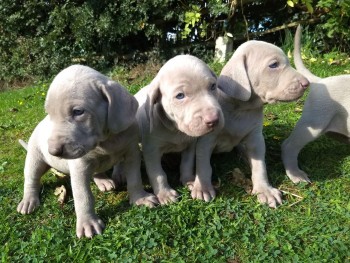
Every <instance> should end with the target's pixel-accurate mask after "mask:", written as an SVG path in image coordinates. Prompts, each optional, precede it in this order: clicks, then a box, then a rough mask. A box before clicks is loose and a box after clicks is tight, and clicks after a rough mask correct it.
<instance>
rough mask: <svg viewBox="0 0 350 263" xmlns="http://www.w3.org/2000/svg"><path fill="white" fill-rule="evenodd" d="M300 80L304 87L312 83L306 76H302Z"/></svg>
mask: <svg viewBox="0 0 350 263" xmlns="http://www.w3.org/2000/svg"><path fill="white" fill-rule="evenodd" d="M299 82H300V85H301V86H302V87H303V88H304V89H306V88H307V87H308V86H309V85H310V82H309V81H308V80H307V79H306V78H302V79H301V80H299Z"/></svg>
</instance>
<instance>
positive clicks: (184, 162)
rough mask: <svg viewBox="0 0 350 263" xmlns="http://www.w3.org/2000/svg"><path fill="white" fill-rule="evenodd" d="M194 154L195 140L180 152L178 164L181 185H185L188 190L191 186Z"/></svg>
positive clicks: (193, 177)
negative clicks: (179, 162)
mask: <svg viewBox="0 0 350 263" xmlns="http://www.w3.org/2000/svg"><path fill="white" fill-rule="evenodd" d="M195 155H196V142H195V141H194V142H193V143H191V144H190V146H189V147H188V148H187V149H185V150H184V151H182V153H181V164H180V181H181V183H182V185H186V186H187V187H188V188H189V189H190V190H192V187H193V181H194V179H195V176H194V162H195Z"/></svg>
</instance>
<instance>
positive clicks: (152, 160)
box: [143, 144, 179, 205]
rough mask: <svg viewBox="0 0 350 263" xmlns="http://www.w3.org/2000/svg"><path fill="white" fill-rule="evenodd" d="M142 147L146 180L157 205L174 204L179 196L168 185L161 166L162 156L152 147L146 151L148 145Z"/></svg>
mask: <svg viewBox="0 0 350 263" xmlns="http://www.w3.org/2000/svg"><path fill="white" fill-rule="evenodd" d="M144 145H145V146H144V149H143V157H144V160H145V165H146V170H147V174H148V178H149V180H150V182H151V185H152V188H153V191H154V194H155V195H156V196H157V198H158V201H159V203H160V204H161V205H164V204H168V203H172V202H176V201H177V198H178V196H179V195H178V193H177V192H176V191H175V190H174V189H172V188H171V187H170V186H169V184H168V180H167V175H166V173H165V172H164V170H163V168H162V165H161V158H162V156H161V154H160V152H159V149H154V148H153V147H152V146H151V149H148V147H147V145H149V144H144Z"/></svg>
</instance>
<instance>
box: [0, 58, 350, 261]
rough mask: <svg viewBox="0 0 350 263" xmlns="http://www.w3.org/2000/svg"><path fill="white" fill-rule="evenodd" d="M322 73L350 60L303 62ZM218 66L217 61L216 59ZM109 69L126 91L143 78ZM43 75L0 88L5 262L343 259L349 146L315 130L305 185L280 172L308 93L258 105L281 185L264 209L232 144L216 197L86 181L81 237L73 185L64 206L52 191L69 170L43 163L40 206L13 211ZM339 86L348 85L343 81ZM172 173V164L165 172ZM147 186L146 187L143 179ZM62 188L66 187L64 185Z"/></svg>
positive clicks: (218, 164)
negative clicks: (139, 203) (146, 203)
mask: <svg viewBox="0 0 350 263" xmlns="http://www.w3.org/2000/svg"><path fill="white" fill-rule="evenodd" d="M309 66H310V67H311V69H312V70H313V71H314V72H315V73H316V74H317V75H319V76H322V77H325V76H329V75H336V74H344V73H345V72H347V71H348V70H349V69H350V62H349V61H348V62H344V63H342V65H334V64H333V65H330V64H329V63H328V62H327V61H326V62H324V63H321V62H320V61H319V62H314V63H313V64H311V65H309ZM213 67H214V68H215V70H216V71H218V72H219V68H220V66H218V65H213ZM117 73H118V74H128V73H127V72H126V71H122V70H115V71H114V72H111V73H110V74H112V75H113V77H114V78H115V79H118V80H119V79H121V82H122V83H123V84H124V85H125V86H127V87H128V88H129V89H130V90H132V92H135V91H136V90H137V89H138V88H140V87H141V85H142V84H144V82H145V81H144V80H140V79H139V78H138V77H137V78H136V79H132V80H131V81H127V80H126V78H120V77H118V76H117V75H114V74H117ZM48 85H49V82H43V83H37V84H35V85H33V86H30V87H27V88H23V89H17V90H12V91H7V92H2V93H0V103H1V104H0V132H1V137H0V138H1V144H0V176H1V180H0V203H1V212H0V233H1V237H0V243H1V244H2V248H1V250H0V254H1V259H2V262H52V261H60V262H140V261H141V262H230V263H233V262H235V263H238V262H350V252H349V248H350V148H349V146H348V145H345V144H341V143H338V142H335V141H333V140H331V139H328V138H326V137H322V138H320V139H318V140H317V141H315V142H312V143H310V144H309V145H307V147H305V148H304V149H303V151H302V152H301V154H300V157H299V159H300V165H301V167H302V168H303V169H305V170H306V171H307V172H308V173H309V174H310V175H312V177H311V179H312V181H313V183H312V184H311V185H306V184H301V185H294V184H292V183H291V182H290V181H289V179H288V178H287V177H286V175H285V173H284V169H283V165H282V162H281V158H280V152H281V151H280V145H281V143H282V141H283V140H284V139H285V138H286V137H287V136H288V135H289V134H290V132H291V130H292V129H293V126H294V125H295V123H296V121H297V120H298V118H299V117H300V115H301V110H302V106H303V101H304V100H305V98H306V95H304V96H303V98H302V99H300V100H299V101H297V102H293V103H285V104H275V105H267V106H266V107H265V121H264V136H265V139H266V146H267V147H266V148H267V154H266V162H267V169H268V173H269V179H270V182H271V184H272V185H274V186H275V187H278V188H279V189H280V190H282V191H283V192H284V196H283V204H282V205H281V206H280V207H279V208H278V209H275V210H274V209H270V208H268V207H266V206H264V205H260V204H259V203H258V202H257V198H256V197H255V196H251V195H249V194H247V193H246V191H245V190H244V188H243V187H242V185H239V184H237V182H236V180H234V176H233V170H234V169H235V168H239V169H240V170H241V171H242V172H243V173H244V174H245V175H246V176H247V177H248V178H249V176H250V175H249V168H248V166H247V164H246V163H245V162H244V161H242V159H241V158H240V156H239V155H238V154H237V153H235V152H232V153H228V154H220V155H216V156H213V158H212V162H213V165H214V173H215V174H214V176H213V177H214V180H215V184H216V186H217V192H218V196H217V198H216V199H214V200H213V201H211V202H209V203H204V202H201V201H193V200H191V198H190V194H189V191H188V190H187V189H186V188H184V187H182V186H180V185H179V184H178V183H177V182H178V181H177V180H176V179H175V180H171V182H172V183H173V186H174V187H175V188H176V189H177V190H178V191H179V193H180V194H181V197H180V199H179V202H177V203H174V204H171V205H167V206H159V207H156V208H154V209H149V208H145V207H134V206H130V205H129V203H128V197H127V193H126V191H125V189H124V188H123V189H119V190H118V191H116V192H110V193H101V192H99V191H98V189H97V187H96V186H95V185H94V184H91V186H92V189H93V192H94V195H95V199H96V205H95V207H96V211H97V214H98V215H99V216H100V217H101V218H102V219H103V221H104V222H105V223H106V225H107V227H106V229H105V231H104V233H103V235H99V236H95V237H94V238H92V239H86V238H83V239H78V238H77V237H76V235H75V213H74V207H73V200H72V196H71V194H68V200H67V202H66V203H64V204H63V205H61V204H59V203H58V201H57V196H55V195H54V190H55V188H56V187H59V186H61V185H65V186H66V188H67V189H68V190H69V188H70V184H69V180H67V179H57V178H56V177H55V176H54V175H53V174H52V173H50V172H48V174H47V175H45V176H44V177H43V180H42V185H43V187H42V191H41V206H40V208H39V209H37V210H36V211H35V212H34V213H33V214H31V215H25V216H24V215H20V214H18V213H17V212H16V207H17V204H18V203H19V202H20V200H21V198H22V194H23V165H24V159H25V151H24V150H23V149H22V148H21V146H20V145H19V143H18V142H17V140H18V139H20V138H22V139H25V140H28V138H29V136H30V134H31V131H32V130H33V128H34V127H35V125H36V124H37V123H38V122H39V120H40V119H42V118H43V116H44V115H45V112H44V100H45V95H46V91H47V89H48ZM344 88H345V87H344ZM170 172H171V174H172V175H176V171H170ZM148 189H149V188H148ZM68 192H69V191H68Z"/></svg>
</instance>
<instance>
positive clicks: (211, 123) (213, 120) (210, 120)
mask: <svg viewBox="0 0 350 263" xmlns="http://www.w3.org/2000/svg"><path fill="white" fill-rule="evenodd" d="M204 123H205V124H206V125H207V127H209V128H213V127H215V126H216V125H218V123H219V116H218V114H217V113H215V114H210V115H207V116H205V117H204Z"/></svg>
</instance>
